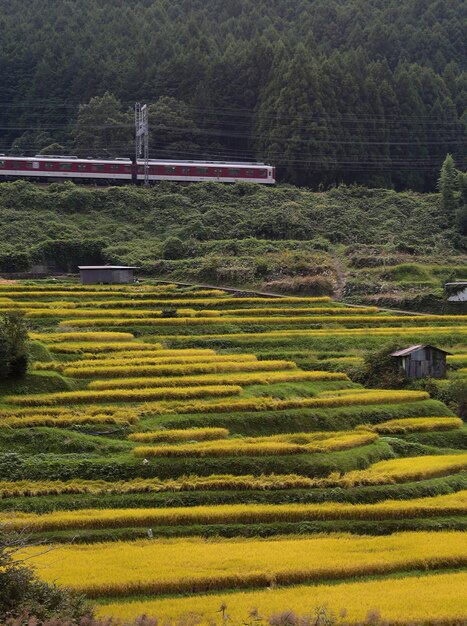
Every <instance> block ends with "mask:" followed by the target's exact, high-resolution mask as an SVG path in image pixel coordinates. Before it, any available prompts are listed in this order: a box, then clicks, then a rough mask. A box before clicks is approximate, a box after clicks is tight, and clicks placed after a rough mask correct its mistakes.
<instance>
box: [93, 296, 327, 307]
mask: <svg viewBox="0 0 467 626" xmlns="http://www.w3.org/2000/svg"><path fill="white" fill-rule="evenodd" d="M324 302H326V303H328V302H329V303H331V302H332V298H330V297H328V296H320V297H316V298H312V297H311V298H298V297H292V296H291V297H286V298H259V297H246V298H232V297H228V296H227V297H219V298H192V299H190V297H189V294H188V293H187V294H186V297H184V298H183V299H182V298H178V299H176V298H173V299H170V300H169V299H168V298H167V299H166V298H164V299H161V298H157V299H140V300H136V299H133V300H129V299H126V300H122V299H118V300H109V299H106V300H105V301H103V302H102V303H101V302H95V303H93V302H86V303H85V304H86V305H88V304H89V305H91V306H94V305H96V306H99V308H101V307H102V308H104V307H106V308H114V307H121V306H123V307H138V306H151V307H167V308H169V307H170V308H175V309H177V308H178V307H180V306H184V307H185V306H190V307H197V306H203V307H216V308H217V307H220V308H225V307H229V306H233V307H236V308H238V307H240V306H242V305H243V304H246V305H248V304H253V305H260V306H262V305H277V307H278V308H281V307H282V306H283V305H284V304H291V305H301V304H302V305H304V306H307V305H311V306H313V305H314V304H321V303H324Z"/></svg>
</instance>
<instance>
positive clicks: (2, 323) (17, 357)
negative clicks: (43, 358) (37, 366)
mask: <svg viewBox="0 0 467 626" xmlns="http://www.w3.org/2000/svg"><path fill="white" fill-rule="evenodd" d="M28 360H29V352H28V331H27V326H26V321H25V315H24V313H23V312H21V311H10V312H8V313H6V314H5V315H3V317H0V379H2V378H21V377H23V376H24V375H25V374H26V370H27V367H28Z"/></svg>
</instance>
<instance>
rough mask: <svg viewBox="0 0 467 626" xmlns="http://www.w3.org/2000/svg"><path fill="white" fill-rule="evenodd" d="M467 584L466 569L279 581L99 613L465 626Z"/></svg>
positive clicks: (167, 619)
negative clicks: (287, 583)
mask: <svg viewBox="0 0 467 626" xmlns="http://www.w3.org/2000/svg"><path fill="white" fill-rule="evenodd" d="M466 586H467V573H465V572H456V573H443V574H436V575H426V574H424V575H420V576H408V577H395V578H387V579H386V578H385V579H384V580H366V581H364V582H362V581H359V582H342V583H340V584H338V585H336V584H335V583H332V584H326V585H316V584H313V585H308V586H307V585H297V586H295V587H284V588H282V589H281V588H278V589H274V590H273V591H271V588H272V587H274V585H268V588H267V589H265V590H258V589H256V590H254V591H250V592H246V591H237V592H235V593H233V592H232V593H229V594H228V595H226V593H225V592H222V593H210V594H205V595H204V594H199V595H194V596H190V597H185V598H183V597H176V598H164V599H151V600H149V599H148V600H135V599H134V598H132V599H131V601H128V602H124V601H123V600H122V599H120V600H119V601H113V602H110V603H105V604H100V605H99V608H98V615H99V616H100V617H102V618H110V617H112V618H118V619H121V620H126V621H129V620H134V619H136V618H137V617H138V616H141V615H151V616H157V620H158V622H159V623H161V624H192V623H193V620H194V619H196V624H198V625H199V626H208V625H212V624H213V623H217V622H214V620H215V618H213V616H218V615H220V616H221V615H222V614H223V613H225V615H226V616H227V618H228V622H229V623H230V624H250V623H254V624H258V625H263V624H321V623H323V624H324V623H329V622H324V620H325V619H327V618H326V616H325V615H324V613H322V607H326V609H327V615H328V616H329V615H330V614H331V615H332V617H331V619H332V620H333V621H332V623H333V624H336V626H344V624H345V625H347V626H349V625H353V626H356V625H357V624H376V623H377V621H376V620H378V623H381V624H389V623H390V624H392V625H393V626H396V625H397V626H408V625H409V624H413V625H414V624H425V625H426V626H429V625H432V626H435V625H436V626H460V625H461V624H465V588H466ZM320 615H321V621H318V619H320V617H319V616H320ZM339 615H340V616H339ZM317 616H318V617H317ZM334 616H336V617H335V618H334ZM370 616H371V617H370ZM379 616H381V619H379ZM286 619H288V620H292V619H293V620H294V621H293V622H292V621H285V620H286ZM219 620H220V618H219ZM219 623H220V621H219Z"/></svg>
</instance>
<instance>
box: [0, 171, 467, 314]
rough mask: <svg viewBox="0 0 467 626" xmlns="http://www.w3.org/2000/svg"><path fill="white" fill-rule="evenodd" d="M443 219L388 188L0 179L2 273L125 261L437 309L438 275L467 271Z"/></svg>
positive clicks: (224, 281)
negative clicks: (97, 184)
mask: <svg viewBox="0 0 467 626" xmlns="http://www.w3.org/2000/svg"><path fill="white" fill-rule="evenodd" d="M458 202H459V206H460V200H458ZM451 219H452V218H450V217H448V216H447V215H446V213H445V210H444V208H443V205H442V201H441V198H440V196H439V195H438V194H417V193H415V192H404V193H402V192H399V193H398V192H395V191H392V190H387V189H367V188H363V187H345V186H340V187H337V188H335V189H331V190H329V191H327V192H324V193H322V192H320V193H317V192H311V191H309V190H306V189H300V188H296V187H291V186H278V187H276V188H264V187H260V188H259V187H256V186H254V185H248V184H237V185H232V186H225V185H219V184H215V183H209V184H196V185H188V186H181V185H179V184H174V183H163V184H159V185H158V186H157V187H154V188H151V189H144V188H141V187H139V188H137V187H111V188H97V189H96V188H86V187H79V186H75V185H73V184H72V183H66V184H54V185H50V186H48V187H43V186H41V187H39V186H34V185H31V184H30V183H27V182H22V181H19V182H16V183H8V184H3V185H0V229H1V231H2V233H3V239H2V243H1V244H0V272H3V273H4V275H5V273H8V272H13V273H14V272H28V271H30V270H31V268H32V267H33V266H46V267H47V268H48V271H50V272H52V273H63V272H65V273H67V272H71V273H76V271H77V266H78V265H79V264H90V263H117V264H122V263H128V264H131V265H136V266H138V267H140V268H141V270H140V272H139V274H140V276H157V277H163V278H167V279H169V280H170V279H171V280H180V281H188V282H197V283H208V284H215V285H224V286H229V285H230V286H238V287H243V288H253V287H254V288H262V289H264V290H269V291H272V292H285V293H296V294H300V293H303V294H309V295H332V294H336V295H337V296H338V297H344V298H346V299H350V301H355V302H360V301H367V302H369V303H373V302H375V303H384V304H386V305H389V306H396V307H397V306H401V307H405V308H408V309H410V308H411V307H412V308H413V307H416V308H422V309H423V308H424V309H426V310H429V311H430V310H432V311H438V310H441V308H440V307H441V306H442V295H443V285H444V282H445V281H448V280H462V279H466V278H467V274H466V270H465V267H466V257H465V237H463V236H462V235H461V234H460V232H459V223H452V222H451V221H450V220H451ZM453 311H454V312H455V309H453Z"/></svg>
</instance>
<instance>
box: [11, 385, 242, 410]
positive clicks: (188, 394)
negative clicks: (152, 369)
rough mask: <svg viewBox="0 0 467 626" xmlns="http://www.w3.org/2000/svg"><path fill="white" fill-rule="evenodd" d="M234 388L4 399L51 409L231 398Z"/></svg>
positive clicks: (66, 393) (236, 390)
mask: <svg viewBox="0 0 467 626" xmlns="http://www.w3.org/2000/svg"><path fill="white" fill-rule="evenodd" d="M241 391H242V388H241V387H239V386H237V385H211V386H206V387H181V388H174V387H167V388H165V387H157V388H155V389H151V388H149V389H109V390H102V391H94V390H92V389H91V390H86V389H85V390H82V391H59V392H57V393H41V394H31V395H24V396H7V397H6V401H7V402H10V403H13V404H18V405H20V406H54V405H61V404H87V403H90V402H144V401H147V400H158V399H170V398H174V399H176V398H204V397H206V396H214V397H216V396H220V397H222V396H232V395H237V394H239V393H241Z"/></svg>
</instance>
